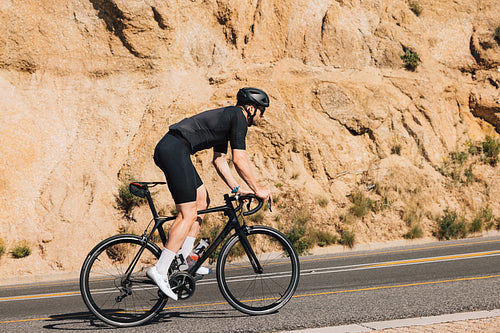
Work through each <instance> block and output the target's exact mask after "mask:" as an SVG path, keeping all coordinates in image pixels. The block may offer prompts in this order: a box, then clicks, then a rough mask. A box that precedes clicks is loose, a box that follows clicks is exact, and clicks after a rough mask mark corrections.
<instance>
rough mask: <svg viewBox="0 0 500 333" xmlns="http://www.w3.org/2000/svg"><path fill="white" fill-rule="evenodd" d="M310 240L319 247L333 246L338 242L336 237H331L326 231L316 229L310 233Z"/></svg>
mask: <svg viewBox="0 0 500 333" xmlns="http://www.w3.org/2000/svg"><path fill="white" fill-rule="evenodd" d="M310 239H311V241H312V243H314V244H317V245H319V246H320V247H325V246H328V245H333V244H335V243H337V241H338V237H337V236H336V235H332V234H330V233H329V232H327V231H324V230H317V229H315V230H312V231H310Z"/></svg>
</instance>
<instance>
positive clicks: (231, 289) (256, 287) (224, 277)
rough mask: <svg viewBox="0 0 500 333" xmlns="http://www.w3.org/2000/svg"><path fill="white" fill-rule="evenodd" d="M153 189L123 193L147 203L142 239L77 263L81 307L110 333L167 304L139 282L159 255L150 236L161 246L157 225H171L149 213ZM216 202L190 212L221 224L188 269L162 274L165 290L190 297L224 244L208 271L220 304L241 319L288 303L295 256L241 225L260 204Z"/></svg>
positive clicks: (284, 242) (267, 232)
mask: <svg viewBox="0 0 500 333" xmlns="http://www.w3.org/2000/svg"><path fill="white" fill-rule="evenodd" d="M160 184H165V183H164V182H133V183H130V185H129V190H130V192H131V193H133V194H134V195H137V196H139V197H141V198H146V199H147V202H148V204H149V207H150V209H151V212H152V214H153V219H152V220H151V222H150V223H149V225H148V226H147V227H146V230H145V231H144V233H143V234H142V236H137V235H128V234H122V235H116V236H112V237H109V238H107V239H105V240H103V241H102V242H100V243H99V244H98V245H96V246H95V247H94V248H93V249H92V250H91V251H90V253H89V254H88V255H87V257H86V259H85V261H84V263H83V266H82V269H81V273H80V292H81V294H82V297H83V301H84V302H85V304H86V305H87V307H88V308H89V310H90V311H91V312H92V313H93V314H94V315H95V316H96V317H97V318H99V319H100V320H102V321H104V322H105V323H108V324H110V325H113V326H117V327H130V326H136V325H142V324H145V323H147V322H149V321H150V320H153V319H154V318H155V317H156V316H157V315H158V314H159V313H160V312H161V311H162V310H163V308H164V306H165V304H166V303H167V301H168V298H167V297H166V296H165V295H164V294H163V293H162V292H161V290H159V289H158V287H157V286H156V284H155V283H154V282H153V281H152V280H151V279H149V278H148V277H147V276H146V271H147V269H148V268H149V267H151V266H153V265H154V264H155V263H156V261H157V260H158V258H159V257H160V254H161V251H162V250H161V249H160V247H159V246H158V245H156V244H155V243H154V242H153V241H152V237H153V234H154V233H155V232H158V234H159V236H160V239H161V241H162V243H163V244H165V243H166V235H165V232H164V230H163V224H164V223H165V222H167V221H171V220H174V219H175V218H176V217H175V216H168V217H162V216H159V215H158V213H157V210H156V208H155V205H154V203H153V199H152V197H151V192H150V190H149V188H151V187H154V186H157V185H160ZM252 200H256V201H257V205H256V206H255V207H252V206H250V203H252ZM224 201H225V205H223V206H219V207H213V208H208V209H205V210H201V211H199V212H198V214H209V213H215V212H223V213H224V215H226V216H227V217H228V221H227V223H226V225H225V227H224V228H223V229H222V231H221V232H220V234H219V235H218V236H217V237H216V238H215V240H213V242H212V243H211V244H210V246H209V247H208V248H207V249H206V250H205V252H204V253H203V255H202V256H201V257H200V258H199V259H198V261H197V262H196V264H195V265H194V266H193V267H191V268H189V269H188V270H186V271H180V270H179V266H180V262H179V260H177V259H179V258H177V259H176V260H174V262H173V263H172V266H171V267H170V271H169V282H170V286H171V288H172V290H174V292H176V293H177V296H178V299H179V300H186V299H188V298H190V297H191V296H192V295H193V293H194V292H195V289H196V281H198V280H199V279H201V278H202V277H203V276H201V275H198V274H196V271H197V270H198V268H199V267H200V266H201V265H202V264H203V263H204V262H205V261H207V260H208V259H209V258H210V257H211V256H212V255H214V254H216V250H217V249H218V247H219V245H220V244H222V243H223V241H224V240H226V239H227V240H226V241H225V243H224V245H223V246H222V248H221V250H220V252H219V254H218V257H217V265H216V269H215V273H216V278H217V284H218V286H219V290H220V292H221V293H222V295H223V296H224V298H225V299H226V301H227V302H228V303H229V304H230V305H231V306H233V307H234V308H235V309H237V310H239V311H241V312H243V313H246V314H249V315H264V314H269V313H273V312H276V311H277V310H279V309H280V308H282V307H283V306H284V305H285V304H286V303H287V302H288V301H289V300H290V299H291V298H292V296H293V294H294V292H295V290H296V288H297V285H298V283H299V275H300V273H299V272H300V267H299V266H300V263H299V258H298V256H297V252H296V251H295V248H294V247H293V245H292V243H291V242H290V240H288V239H287V238H286V237H285V235H283V234H282V233H281V232H280V231H278V230H276V229H273V228H270V227H267V226H257V225H256V226H250V225H247V224H246V222H245V220H244V218H243V217H244V216H248V215H251V214H254V213H256V212H258V211H259V210H260V209H261V207H262V206H263V201H262V200H261V199H259V198H257V197H256V196H255V195H253V194H250V195H235V196H230V195H227V194H226V195H224ZM245 203H247V204H246V205H245ZM253 203H255V201H253ZM244 206H246V211H245V207H244ZM269 209H271V206H270V203H269ZM238 217H239V218H238ZM153 222H154V223H153ZM151 225H152V228H151V230H149V229H150V227H151Z"/></svg>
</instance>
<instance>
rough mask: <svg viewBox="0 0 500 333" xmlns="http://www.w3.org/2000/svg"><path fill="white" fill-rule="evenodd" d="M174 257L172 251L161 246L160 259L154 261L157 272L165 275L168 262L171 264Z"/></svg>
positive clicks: (168, 266)
mask: <svg viewBox="0 0 500 333" xmlns="http://www.w3.org/2000/svg"><path fill="white" fill-rule="evenodd" d="M174 258H175V253H174V252H172V251H170V250H169V249H167V248H166V247H165V248H163V251H162V252H161V256H160V259H158V262H157V263H156V270H157V271H158V273H160V274H161V275H167V274H168V269H169V268H170V264H172V261H173V260H174Z"/></svg>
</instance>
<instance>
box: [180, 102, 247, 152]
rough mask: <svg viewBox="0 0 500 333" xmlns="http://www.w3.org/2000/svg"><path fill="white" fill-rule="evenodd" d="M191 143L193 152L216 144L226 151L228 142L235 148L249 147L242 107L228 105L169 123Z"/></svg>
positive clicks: (215, 148)
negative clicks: (172, 123)
mask: <svg viewBox="0 0 500 333" xmlns="http://www.w3.org/2000/svg"><path fill="white" fill-rule="evenodd" d="M170 130H171V131H172V132H176V133H178V134H180V135H181V136H182V137H183V138H184V139H186V141H187V142H188V143H189V144H190V145H191V154H194V153H196V152H197V151H200V150H203V149H207V148H212V147H213V148H214V151H216V152H220V153H224V154H225V153H227V145H228V142H229V143H230V144H231V148H232V149H242V150H245V149H246V144H245V139H246V135H247V130H248V124H247V120H246V117H245V115H244V114H243V112H242V110H241V108H240V107H237V106H228V107H224V108H219V109H214V110H208V111H205V112H202V113H199V114H197V115H194V116H192V117H190V118H186V119H183V120H181V121H180V122H178V123H177V124H174V125H172V126H170Z"/></svg>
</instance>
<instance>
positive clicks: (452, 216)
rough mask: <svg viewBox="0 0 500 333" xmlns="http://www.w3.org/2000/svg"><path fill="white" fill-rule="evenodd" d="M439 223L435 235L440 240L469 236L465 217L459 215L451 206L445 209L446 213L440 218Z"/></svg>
mask: <svg viewBox="0 0 500 333" xmlns="http://www.w3.org/2000/svg"><path fill="white" fill-rule="evenodd" d="M437 223H438V226H437V230H436V231H435V232H434V235H435V236H436V237H437V238H438V239H439V240H443V239H445V240H449V239H457V238H464V237H465V236H467V226H466V224H465V218H464V217H462V216H458V214H457V212H455V211H452V210H450V209H449V208H446V209H445V210H444V215H443V216H441V217H440V218H438V220H437Z"/></svg>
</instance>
